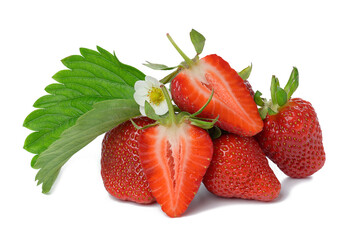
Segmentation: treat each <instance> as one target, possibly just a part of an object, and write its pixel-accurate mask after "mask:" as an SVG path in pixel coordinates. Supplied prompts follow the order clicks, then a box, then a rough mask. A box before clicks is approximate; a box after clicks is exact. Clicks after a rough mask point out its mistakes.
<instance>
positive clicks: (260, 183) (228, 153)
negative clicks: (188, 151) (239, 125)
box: [203, 133, 281, 202]
mask: <svg viewBox="0 0 359 240" xmlns="http://www.w3.org/2000/svg"><path fill="white" fill-rule="evenodd" d="M213 146H214V152H213V158H212V161H211V164H210V166H209V168H208V170H207V172H206V175H205V176H204V178H203V183H204V185H205V186H206V188H207V189H208V190H209V191H210V192H211V193H213V194H215V195H217V196H220V197H227V198H242V199H252V200H258V201H265V202H268V201H273V200H274V199H276V198H277V197H278V195H279V193H280V189H281V184H280V182H279V181H278V179H277V177H276V176H275V174H274V172H273V171H272V169H271V168H270V167H269V164H268V160H267V158H266V156H265V154H264V153H263V151H262V150H261V148H260V146H259V144H258V143H257V141H256V140H255V139H254V138H253V137H241V136H239V135H235V134H231V133H228V134H227V133H225V134H223V135H222V136H221V137H219V138H217V139H215V140H214V141H213Z"/></svg>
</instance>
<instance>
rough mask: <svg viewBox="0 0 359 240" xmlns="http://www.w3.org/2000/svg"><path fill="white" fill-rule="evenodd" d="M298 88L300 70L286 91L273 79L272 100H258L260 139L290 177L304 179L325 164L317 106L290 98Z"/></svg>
mask: <svg viewBox="0 0 359 240" xmlns="http://www.w3.org/2000/svg"><path fill="white" fill-rule="evenodd" d="M297 87H298V70H297V69H296V68H294V69H293V71H292V74H291V76H290V79H289V81H288V83H287V85H286V86H285V88H284V89H282V88H280V87H279V82H278V79H277V78H275V77H274V76H273V78H272V84H271V95H272V100H271V101H266V100H264V99H261V98H260V95H261V93H260V92H257V93H256V96H255V99H256V102H257V104H259V105H260V106H262V108H261V109H260V110H259V111H260V113H261V116H262V118H264V128H263V131H262V132H260V133H259V134H258V135H257V136H256V139H257V140H258V142H259V144H260V145H261V147H262V149H263V151H264V153H265V154H266V155H267V156H268V157H269V158H270V159H271V160H272V161H273V162H274V163H276V164H277V165H278V167H279V168H280V169H281V170H282V171H283V172H284V173H285V174H286V175H288V176H290V177H293V178H304V177H308V176H310V175H312V174H313V173H315V172H317V171H318V170H319V169H321V168H322V167H323V165H324V162H325V152H324V147H323V142H322V131H321V128H320V125H319V121H318V118H317V114H316V113H315V110H314V108H313V106H312V105H311V104H310V103H309V102H307V101H304V100H302V99H300V98H292V99H291V98H290V97H291V96H292V94H293V93H294V91H295V90H296V89H297Z"/></svg>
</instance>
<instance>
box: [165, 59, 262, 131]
mask: <svg viewBox="0 0 359 240" xmlns="http://www.w3.org/2000/svg"><path fill="white" fill-rule="evenodd" d="M212 89H213V90H214V96H213V99H212V101H211V102H210V103H209V104H208V106H207V107H206V108H205V109H204V111H203V112H202V113H201V115H199V116H201V117H206V118H215V117H217V116H219V119H218V122H217V125H218V126H219V127H220V128H222V129H224V130H226V131H229V132H232V133H236V134H240V135H244V136H253V135H255V134H257V133H258V132H260V131H261V130H262V128H263V122H262V120H261V118H260V116H259V113H258V109H257V107H256V104H255V102H254V100H253V98H252V97H251V95H250V92H249V91H248V89H247V87H246V85H245V84H244V82H243V79H242V78H241V77H240V76H239V75H238V73H237V72H236V71H235V70H234V69H232V68H231V67H230V66H229V64H228V63H227V62H226V61H224V60H223V59H222V58H221V57H219V56H217V55H214V54H213V55H208V56H206V57H204V58H202V59H201V60H198V61H197V62H194V63H193V64H192V66H190V67H189V68H186V69H183V70H182V71H181V72H180V73H179V74H178V75H177V76H176V77H175V78H174V79H173V80H172V84H171V93H172V97H173V100H174V102H175V103H176V104H177V106H178V107H179V108H180V109H181V110H183V111H187V112H189V113H194V112H196V111H197V110H198V109H200V108H201V107H202V106H203V105H204V104H205V103H206V101H207V100H208V98H209V96H210V95H211V91H212Z"/></svg>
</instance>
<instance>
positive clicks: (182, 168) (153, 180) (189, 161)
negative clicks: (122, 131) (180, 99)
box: [139, 122, 213, 217]
mask: <svg viewBox="0 0 359 240" xmlns="http://www.w3.org/2000/svg"><path fill="white" fill-rule="evenodd" d="M212 152H213V146H212V141H211V138H210V137H209V135H208V133H207V132H206V131H205V130H203V129H201V128H199V127H196V126H193V125H191V124H189V123H186V122H183V123H181V124H172V125H170V126H162V125H158V126H155V127H150V128H147V129H145V130H144V132H143V134H141V136H140V138H139V156H140V161H141V164H142V167H143V170H144V172H145V174H146V176H147V179H148V182H149V185H150V188H151V190H152V194H153V196H154V197H155V198H156V200H157V202H158V203H159V204H160V205H161V208H162V210H163V211H164V212H165V213H166V214H167V215H168V216H170V217H178V216H180V215H181V214H183V213H184V212H185V210H186V209H187V207H188V205H189V204H190V202H191V201H192V199H193V198H194V196H195V194H196V193H197V191H198V188H199V187H200V184H201V181H202V178H203V175H204V174H205V172H206V170H207V167H208V166H209V164H210V161H211V158H212Z"/></svg>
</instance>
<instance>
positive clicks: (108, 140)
mask: <svg viewBox="0 0 359 240" xmlns="http://www.w3.org/2000/svg"><path fill="white" fill-rule="evenodd" d="M133 121H134V122H135V123H136V124H137V125H138V126H145V125H148V124H151V123H153V122H154V121H153V120H151V119H149V118H147V117H140V118H137V119H134V120H133ZM142 132H143V130H137V129H136V128H135V127H134V126H133V124H132V123H131V121H126V122H124V123H122V124H120V125H118V126H117V127H115V128H114V129H112V130H111V131H109V132H107V133H106V135H105V137H104V139H103V143H102V157H101V175H102V179H103V183H104V185H105V188H106V190H107V191H108V192H109V193H110V194H111V195H112V196H114V197H116V198H118V199H121V200H128V201H133V202H137V203H145V204H146V203H152V202H154V201H155V199H154V197H153V196H152V194H151V190H150V188H149V185H148V182H147V179H146V176H145V174H144V172H143V170H142V167H141V163H140V160H139V156H138V138H139V136H140V134H141V133H142Z"/></svg>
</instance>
